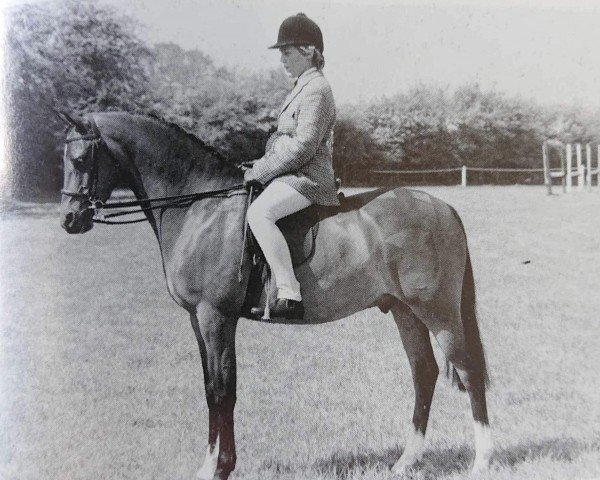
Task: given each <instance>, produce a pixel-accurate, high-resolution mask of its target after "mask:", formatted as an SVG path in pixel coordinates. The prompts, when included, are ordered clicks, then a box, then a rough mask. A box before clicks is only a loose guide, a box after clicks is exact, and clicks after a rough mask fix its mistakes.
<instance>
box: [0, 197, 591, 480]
mask: <svg viewBox="0 0 600 480" xmlns="http://www.w3.org/2000/svg"><path fill="white" fill-rule="evenodd" d="M423 190H427V191H429V192H431V193H433V194H434V195H436V196H438V197H440V198H442V199H444V200H446V201H447V202H449V203H450V204H452V205H453V206H454V207H455V208H456V209H457V210H458V211H459V213H460V214H461V216H462V218H463V220H464V223H465V227H466V230H467V234H468V237H469V243H470V248H471V252H472V257H473V265H474V271H475V277H476V282H477V288H478V301H479V314H480V328H481V331H482V336H483V340H484V344H485V346H486V351H487V357H488V362H489V366H490V371H491V375H492V388H491V390H490V392H489V397H488V398H489V408H490V415H491V422H492V426H493V428H494V437H495V440H496V444H497V453H496V455H495V457H494V460H493V465H492V468H491V471H490V472H489V475H486V477H485V478H490V479H498V480H500V479H515V478H516V479H540V480H541V479H563V478H564V479H590V478H594V477H600V394H599V392H600V375H599V374H598V370H599V368H600V348H599V346H600V328H599V327H600V318H599V314H598V312H599V311H600V192H591V193H590V192H578V193H574V194H571V195H568V196H566V195H561V196H558V195H557V196H552V197H548V196H546V195H545V192H544V190H543V189H542V188H541V187H468V188H466V189H461V188H459V187H437V188H433V187H432V188H424V189H423ZM29 207H31V206H29ZM29 207H28V208H27V209H24V210H23V211H21V212H20V211H19V210H18V209H15V210H14V211H12V212H9V213H5V214H4V215H3V217H2V219H1V220H0V267H1V270H0V271H1V272H2V273H1V276H0V478H2V479H13V478H14V479H32V480H33V479H94V480H96V479H188V478H192V477H193V474H194V472H195V471H196V470H197V469H198V468H199V467H200V463H201V461H202V459H203V455H204V448H205V441H206V430H207V409H206V406H205V403H204V391H203V390H204V387H203V384H202V373H201V366H200V361H199V354H198V352H197V347H196V343H195V339H194V335H193V333H192V330H191V327H190V325H189V322H188V318H187V314H186V313H185V312H184V311H183V310H182V309H180V308H179V307H177V306H176V305H175V304H174V303H173V301H172V300H171V299H170V297H169V296H168V294H167V291H166V287H165V282H164V280H163V277H162V270H161V266H160V260H159V253H158V246H157V243H156V240H155V239H154V237H153V235H152V233H151V230H150V228H149V227H148V225H145V224H142V225H133V226H126V227H106V226H102V225H100V226H96V227H95V228H94V230H92V231H91V232H89V233H87V234H85V235H81V236H69V235H67V234H66V233H64V232H63V231H62V229H61V228H60V227H59V224H58V219H57V215H56V213H55V212H56V209H55V207H53V206H47V207H40V208H38V209H36V208H33V207H31V208H29ZM237 349H238V360H239V363H238V404H237V409H236V421H237V423H236V435H237V445H238V467H237V469H236V471H235V472H234V474H233V475H232V479H235V480H240V479H244V480H255V479H256V480H257V479H261V480H265V479H288V480H292V479H293V480H296V479H299V480H316V479H320V480H337V479H352V480H357V479H364V480H367V479H369V480H371V479H372V480H382V479H387V478H391V474H390V473H389V470H388V469H389V467H390V465H391V464H393V462H394V461H395V460H396V459H397V458H398V457H399V455H400V453H401V452H402V448H403V445H404V441H405V438H406V432H407V427H408V426H409V422H410V418H411V415H412V402H413V390H412V380H411V378H410V372H409V368H408V363H407V361H406V358H405V355H404V352H403V350H402V347H401V345H400V340H399V336H398V333H397V331H396V327H395V326H394V324H393V321H392V319H391V316H389V317H388V316H386V315H383V314H382V313H380V312H379V311H378V310H368V311H365V312H362V313H359V314H357V315H354V316H352V317H350V318H347V319H345V320H342V321H340V322H336V323H332V324H329V325H322V326H312V327H298V326H296V327H291V326H270V325H263V324H258V323H253V322H250V321H247V320H242V321H241V322H240V326H239V329H238V337H237ZM436 353H438V352H436ZM440 360H441V359H440ZM472 457H473V440H472V429H471V414H470V409H469V406H468V400H467V397H466V396H465V395H464V394H461V393H459V392H457V391H456V390H454V389H453V388H452V387H451V386H450V385H449V384H448V382H447V381H446V380H445V378H443V377H440V379H439V380H438V384H437V390H436V395H435V397H434V403H433V407H432V414H431V421H430V426H429V431H428V435H427V441H426V453H425V458H424V460H423V465H422V468H420V469H418V470H415V471H414V472H413V473H411V474H410V475H409V476H407V478H413V479H437V478H441V479H460V478H467V477H468V465H469V463H470V461H471V459H472Z"/></svg>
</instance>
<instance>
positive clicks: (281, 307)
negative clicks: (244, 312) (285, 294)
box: [251, 298, 304, 320]
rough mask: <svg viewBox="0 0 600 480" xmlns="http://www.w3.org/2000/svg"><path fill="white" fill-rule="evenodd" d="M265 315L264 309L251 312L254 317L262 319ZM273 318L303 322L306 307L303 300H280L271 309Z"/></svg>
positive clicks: (254, 309) (253, 309)
mask: <svg viewBox="0 0 600 480" xmlns="http://www.w3.org/2000/svg"><path fill="white" fill-rule="evenodd" d="M264 313H265V309H264V308H259V307H254V308H252V310H251V314H252V316H256V317H262V316H263V315H264ZM270 313H271V317H274V318H285V319H286V320H302V319H303V318H304V305H303V304H302V300H300V301H297V300H290V299H288V298H278V299H277V300H276V301H275V304H274V305H273V306H272V307H271V309H270Z"/></svg>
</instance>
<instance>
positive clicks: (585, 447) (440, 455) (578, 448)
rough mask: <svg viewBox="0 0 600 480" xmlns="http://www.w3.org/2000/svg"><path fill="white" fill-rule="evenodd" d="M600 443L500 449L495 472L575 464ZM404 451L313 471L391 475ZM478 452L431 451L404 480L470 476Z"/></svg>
mask: <svg viewBox="0 0 600 480" xmlns="http://www.w3.org/2000/svg"><path fill="white" fill-rule="evenodd" d="M599 450H600V441H592V442H585V441H580V440H575V439H572V438H554V439H548V440H542V441H540V442H537V443H521V444H517V445H514V446H510V447H507V448H503V449H499V450H497V451H496V452H495V453H494V456H493V458H492V468H493V466H494V465H496V466H499V467H502V466H504V467H509V468H512V467H515V466H518V465H519V464H522V463H527V462H531V461H535V460H539V459H552V460H558V461H565V462H571V461H573V460H575V459H576V458H577V457H579V456H580V455H581V454H583V453H586V452H590V451H599ZM402 451H403V450H402V449H401V448H398V447H396V448H388V449H386V450H384V451H378V452H375V451H368V452H364V453H356V452H335V453H334V454H333V455H331V456H330V457H328V458H323V459H319V460H317V461H315V462H314V463H313V465H312V469H313V470H315V471H316V472H317V473H318V474H319V475H322V476H327V477H331V478H338V479H340V480H346V479H348V478H353V477H354V476H355V475H356V474H357V473H361V472H367V471H373V470H375V471H387V470H389V469H390V468H391V467H392V466H393V465H394V463H395V462H396V461H397V460H398V459H399V458H400V455H401V454H402ZM474 455H475V452H474V450H473V448H472V447H471V446H467V445H464V446H460V447H453V448H444V449H429V450H426V451H425V453H424V455H423V460H422V461H421V462H420V464H418V465H416V466H415V469H414V471H409V472H407V474H406V475H404V476H403V477H402V478H405V479H413V478H414V479H418V480H430V479H431V480H433V479H437V478H440V477H444V476H449V475H452V474H456V473H461V472H464V473H467V472H468V470H469V468H470V466H471V463H472V461H473V457H474ZM263 468H264V469H266V470H270V471H275V472H277V473H279V474H284V475H285V474H293V472H294V470H295V467H294V466H293V465H290V464H284V463H281V462H278V461H276V460H273V459H271V460H269V461H268V462H266V463H264V464H263Z"/></svg>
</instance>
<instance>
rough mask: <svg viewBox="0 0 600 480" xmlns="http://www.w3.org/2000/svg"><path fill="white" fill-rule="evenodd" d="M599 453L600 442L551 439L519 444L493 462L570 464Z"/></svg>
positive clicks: (496, 457) (497, 453)
mask: <svg viewBox="0 0 600 480" xmlns="http://www.w3.org/2000/svg"><path fill="white" fill-rule="evenodd" d="M592 451H600V441H598V440H596V441H591V442H586V441H583V440H575V439H573V438H552V439H548V440H543V441H540V442H537V443H521V444H518V445H514V446H511V447H508V448H505V449H502V450H498V451H497V452H496V453H495V455H494V461H495V462H497V463H499V464H501V465H507V466H511V467H513V466H515V465H518V464H520V463H525V462H530V461H534V460H537V459H540V458H548V459H552V460H558V461H564V462H572V461H573V460H575V459H576V458H577V457H579V456H580V455H581V454H583V453H587V452H592Z"/></svg>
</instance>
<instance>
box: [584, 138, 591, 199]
mask: <svg viewBox="0 0 600 480" xmlns="http://www.w3.org/2000/svg"><path fill="white" fill-rule="evenodd" d="M585 165H586V168H587V172H586V173H587V178H586V179H585V183H587V186H588V188H591V187H592V146H591V145H590V144H589V143H588V144H586V146H585Z"/></svg>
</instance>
